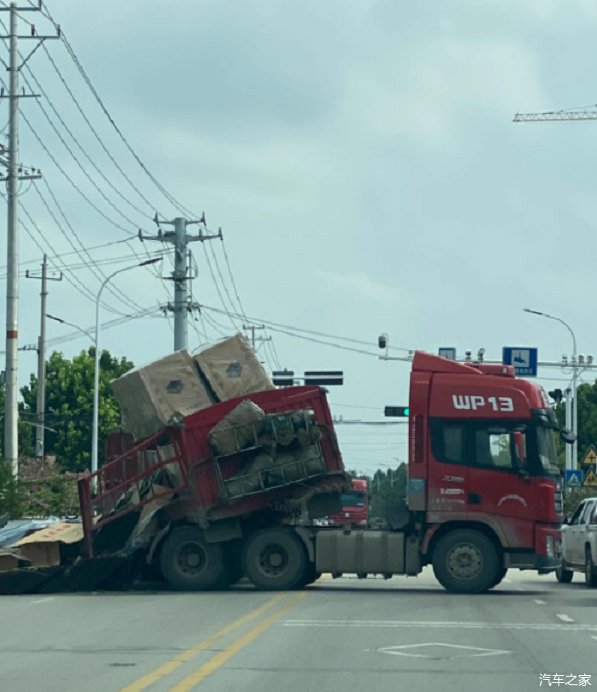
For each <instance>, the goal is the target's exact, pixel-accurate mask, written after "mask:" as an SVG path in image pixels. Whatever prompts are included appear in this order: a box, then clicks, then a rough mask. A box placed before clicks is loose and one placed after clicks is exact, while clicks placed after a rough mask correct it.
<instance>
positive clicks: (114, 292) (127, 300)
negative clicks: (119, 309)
mask: <svg viewBox="0 0 597 692" xmlns="http://www.w3.org/2000/svg"><path fill="white" fill-rule="evenodd" d="M42 180H43V182H44V184H45V185H46V189H47V190H48V193H49V194H50V196H51V198H52V200H53V202H54V204H55V205H56V208H57V209H58V212H59V213H60V215H61V216H62V218H63V220H64V223H65V224H66V225H67V227H68V229H69V230H70V232H71V233H72V235H73V236H74V237H75V239H76V241H77V243H78V244H79V245H80V247H81V248H84V247H85V246H84V244H83V242H82V240H81V238H80V237H79V235H78V234H77V232H76V231H75V229H74V227H73V226H72V224H71V223H70V221H69V220H68V218H67V217H66V215H65V213H64V210H63V209H62V206H61V205H60V203H59V202H58V200H57V198H56V196H55V195H54V193H53V191H52V188H51V187H50V185H49V183H48V181H47V180H46V179H45V178H42ZM35 190H36V192H37V194H38V195H39V198H40V199H41V201H42V204H43V205H44V207H45V208H46V211H47V212H48V214H49V215H50V216H51V218H52V220H53V221H54V223H55V224H56V226H57V228H58V229H59V230H60V232H61V233H62V235H63V236H64V237H65V238H66V240H67V242H68V243H69V244H70V245H71V247H72V248H73V249H75V250H76V248H75V245H74V243H73V242H72V240H71V239H70V238H69V236H68V234H67V233H66V231H65V230H64V228H63V227H62V224H61V223H60V221H59V220H58V219H57V218H56V215H55V214H54V212H53V210H52V208H51V207H50V205H49V203H48V202H47V200H46V199H45V197H44V195H43V194H42V192H41V190H40V189H39V187H38V186H37V185H35ZM84 254H87V259H88V260H89V271H91V273H92V274H93V275H94V276H95V278H96V279H97V280H98V281H99V283H100V284H101V283H102V282H103V281H104V280H105V279H106V278H107V275H106V274H104V273H103V272H102V271H101V270H98V269H97V268H96V265H95V263H94V262H93V258H92V257H91V255H89V253H84ZM79 258H80V259H81V260H83V261H86V260H85V259H84V255H83V253H82V254H79ZM106 288H107V290H108V291H109V292H110V293H111V294H112V295H113V296H114V297H115V298H117V299H118V300H123V301H124V302H125V303H128V305H129V306H130V307H133V308H134V309H135V310H137V309H139V307H140V306H139V304H138V303H136V302H135V301H134V300H132V299H130V298H129V297H128V296H127V295H126V294H125V293H124V292H123V291H119V290H118V289H117V288H115V287H114V286H113V285H112V284H110V283H108V284H107V285H106Z"/></svg>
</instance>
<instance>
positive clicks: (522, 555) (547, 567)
mask: <svg viewBox="0 0 597 692" xmlns="http://www.w3.org/2000/svg"><path fill="white" fill-rule="evenodd" d="M504 559H505V564H506V567H512V568H515V569H532V570H535V569H536V570H538V571H539V573H541V574H547V573H548V572H553V571H554V570H555V569H557V568H558V567H559V566H560V562H561V559H562V539H561V534H560V527H559V526H557V525H556V526H554V525H541V524H539V525H538V526H537V527H536V528H535V550H512V551H510V552H506V554H505V555H504Z"/></svg>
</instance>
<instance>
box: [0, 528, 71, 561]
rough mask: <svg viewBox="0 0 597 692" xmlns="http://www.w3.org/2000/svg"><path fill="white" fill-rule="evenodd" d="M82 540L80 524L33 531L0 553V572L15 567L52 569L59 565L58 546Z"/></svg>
mask: <svg viewBox="0 0 597 692" xmlns="http://www.w3.org/2000/svg"><path fill="white" fill-rule="evenodd" d="M82 539H83V527H82V526H81V524H62V523H55V524H52V525H51V526H48V527H47V528H45V529H40V530H39V531H35V532H34V533H32V534H30V535H29V536H25V538H21V539H20V540H19V541H17V542H16V543H14V544H13V545H11V546H9V547H8V548H4V549H3V550H2V551H0V572H7V571H9V570H11V569H16V568H17V567H23V566H27V567H54V566H56V565H59V564H60V544H61V543H62V544H72V543H77V542H79V541H81V540H82Z"/></svg>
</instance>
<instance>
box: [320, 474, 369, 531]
mask: <svg viewBox="0 0 597 692" xmlns="http://www.w3.org/2000/svg"><path fill="white" fill-rule="evenodd" d="M351 486H352V487H351V489H350V490H345V491H344V492H343V493H342V494H341V495H340V502H341V503H342V511H340V512H336V513H335V514H331V515H330V516H329V517H328V526H361V527H362V526H367V524H368V522H369V484H368V483H367V481H366V480H365V479H363V478H353V479H352V481H351Z"/></svg>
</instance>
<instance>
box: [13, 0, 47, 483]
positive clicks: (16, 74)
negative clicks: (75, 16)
mask: <svg viewBox="0 0 597 692" xmlns="http://www.w3.org/2000/svg"><path fill="white" fill-rule="evenodd" d="M39 10H41V1H40V2H39V4H38V6H37V7H33V6H32V5H31V4H28V5H26V6H23V7H17V4H16V3H14V2H13V3H11V4H10V7H0V12H10V33H9V35H8V36H0V38H3V39H9V41H10V61H9V66H8V71H9V72H10V83H9V94H8V99H9V104H10V105H9V130H8V142H9V144H8V175H7V178H6V180H7V183H8V185H7V188H8V189H7V198H8V229H7V241H6V248H7V250H6V253H7V263H6V264H7V279H6V403H5V410H4V430H5V438H4V458H5V459H6V460H7V461H9V462H10V464H11V466H12V470H13V475H14V476H15V478H16V477H17V476H18V472H19V440H18V404H17V395H18V336H19V315H18V313H19V280H18V267H19V239H18V224H19V205H18V201H19V200H18V195H19V189H18V183H19V180H23V179H31V178H39V177H40V176H39V174H34V175H20V174H19V138H18V115H19V99H21V98H23V97H26V96H35V95H34V94H19V93H18V92H19V71H20V70H21V68H22V67H23V65H24V64H25V63H26V62H27V60H29V58H30V57H31V55H33V53H34V52H35V50H36V49H37V48H38V47H39V46H40V45H41V43H43V41H45V40H46V39H47V38H58V36H38V35H37V33H36V31H35V26H34V25H33V24H32V25H31V34H30V35H27V36H18V35H17V17H18V14H20V13H21V12H31V11H33V12H37V11H39ZM18 39H35V40H36V41H38V44H37V46H36V47H35V48H34V49H33V50H32V51H31V53H29V55H28V56H27V57H26V58H25V59H24V60H23V62H22V63H20V64H19V53H18V48H17V41H18Z"/></svg>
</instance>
